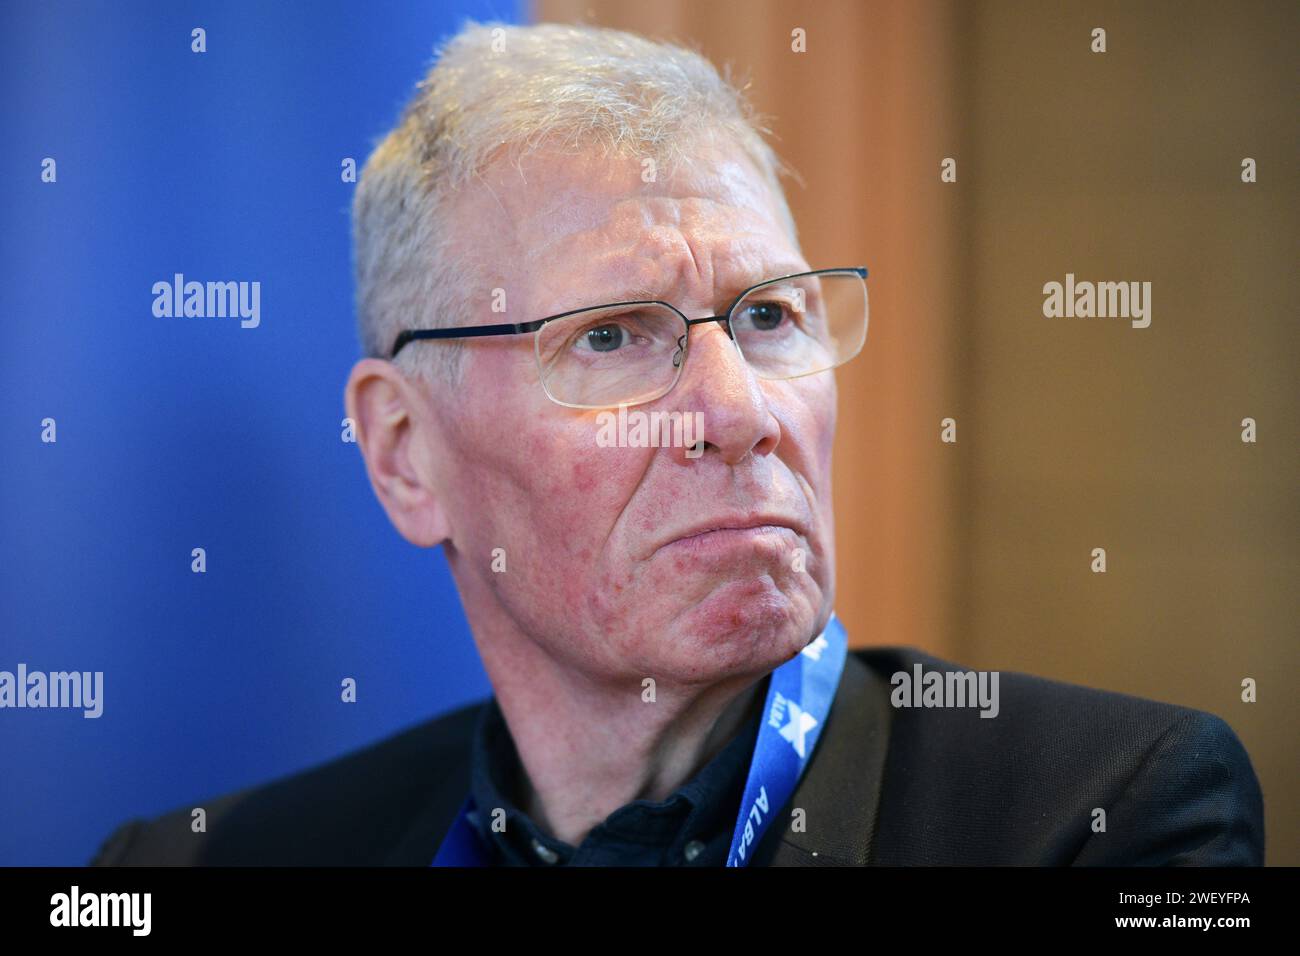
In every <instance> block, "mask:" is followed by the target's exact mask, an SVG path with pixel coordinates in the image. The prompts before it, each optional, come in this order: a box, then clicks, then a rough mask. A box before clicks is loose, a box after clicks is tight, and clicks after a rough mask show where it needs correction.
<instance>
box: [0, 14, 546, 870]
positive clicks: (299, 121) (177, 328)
mask: <svg viewBox="0 0 1300 956" xmlns="http://www.w3.org/2000/svg"><path fill="white" fill-rule="evenodd" d="M523 13H524V10H523V9H522V8H521V6H520V5H519V4H515V3H510V2H508V0H495V2H492V0H483V2H460V3H430V2H419V3H414V2H412V3H400V4H394V3H376V2H370V0H367V2H365V3H351V2H349V3H330V4H326V3H295V4H290V3H281V2H276V3H264V4H252V3H248V4H229V5H227V4H223V5H220V6H215V5H209V4H200V3H193V4H184V3H175V2H166V3H162V2H160V3H151V4H123V3H93V4H92V3H86V2H79V3H49V2H40V3H35V2H33V3H22V4H14V3H7V4H5V6H4V9H3V12H0V72H2V73H3V90H4V95H3V98H2V100H0V110H2V111H3V121H2V122H0V135H2V136H3V149H0V207H2V208H3V210H4V217H5V218H4V222H5V228H4V229H3V230H0V272H2V274H3V282H0V323H2V324H0V343H2V347H0V396H2V398H3V403H2V409H3V411H2V413H0V456H2V459H0V461H2V464H0V670H5V671H10V672H13V671H15V670H16V668H17V666H18V664H19V663H24V664H26V665H27V667H28V668H29V669H32V670H42V671H65V670H66V671H72V670H76V671H103V673H104V700H103V708H104V709H103V715H102V716H101V717H100V718H98V719H86V718H84V717H83V716H82V713H81V711H79V710H55V709H44V710H32V709H27V710H14V709H0V863H2V864H40V865H44V864H79V863H83V862H85V861H86V860H87V859H88V858H89V857H90V856H91V854H92V853H93V852H94V850H95V849H96V847H97V846H98V843H99V841H100V840H101V839H102V838H104V837H105V836H106V835H107V834H108V832H109V831H110V830H111V829H112V827H113V826H114V825H115V824H117V823H118V822H120V821H122V820H124V819H126V818H128V817H131V816H138V815H148V814H156V813H159V812H162V811H164V810H168V809H172V808H175V807H178V806H183V805H189V806H192V805H195V804H196V803H197V802H198V801H200V800H201V799H203V798H205V797H209V796H214V795H217V794H220V793H224V792H227V791H230V790H233V789H236V788H240V787H244V786H248V785H252V784H255V783H259V782H262V781H265V780H269V779H271V778H273V777H277V776H281V775H284V774H287V773H290V772H293V771H296V770H300V769H303V768H305V767H307V766H310V765H312V764H314V763H318V762H321V761H324V760H327V759H330V758H332V757H335V756H338V755H341V754H343V753H345V752H346V751H349V750H352V749H355V748H357V747H361V746H364V745H366V744H368V743H370V742H373V741H375V740H378V739H379V738H380V737H382V736H386V735H388V734H391V733H394V732H396V731H398V730H400V729H402V728H404V727H407V726H409V725H411V724H414V723H416V722H419V721H422V720H425V719H427V718H429V717H430V716H433V715H435V714H437V713H440V712H442V711H444V710H447V709H450V708H452V707H454V706H457V705H459V704H462V703H465V702H467V701H469V700H472V699H475V698H479V697H482V696H483V695H485V694H486V693H488V691H489V686H488V683H487V680H486V678H485V676H484V674H483V671H482V668H481V666H480V664H479V662H478V658H477V655H476V653H475V651H474V647H473V644H472V642H471V640H470V637H469V631H468V628H467V626H466V624H465V620H464V616H463V614H462V612H461V609H460V606H459V602H458V600H457V597H456V593H455V589H454V586H453V583H452V580H451V577H450V574H449V573H448V571H447V568H446V563H445V561H444V560H443V557H442V554H441V552H440V551H425V550H419V549H416V548H413V547H412V546H410V545H408V544H407V543H406V542H405V541H404V540H403V539H401V538H400V537H399V536H398V535H397V533H396V532H395V531H394V530H393V529H392V527H391V525H389V523H388V520H387V518H386V517H385V515H384V513H383V511H382V509H381V508H380V506H379V504H378V502H377V501H376V500H375V498H374V496H373V494H372V492H371V490H370V487H369V483H368V481H367V478H366V474H365V468H364V464H363V462H362V459H361V455H360V452H359V451H358V448H357V446H356V445H355V444H348V443H344V442H343V441H342V440H341V432H342V429H341V426H340V423H341V420H342V418H343V415H344V412H343V385H344V382H345V380H346V376H347V373H348V370H349V368H350V366H351V364H352V362H353V361H355V359H356V357H357V353H358V345H357V338H356V332H355V315H354V311H353V308H352V294H353V287H352V279H351V273H350V261H351V260H350V255H351V252H350V242H349V233H350V219H349V205H350V202H351V198H352V192H353V189H354V188H355V186H354V185H353V184H351V183H346V182H343V181H342V179H341V176H340V172H341V165H340V164H341V162H342V160H343V159H344V158H345V157H353V158H354V159H355V160H356V162H357V166H358V168H359V167H360V166H361V165H362V163H364V160H365V157H366V156H367V155H368V154H369V151H370V148H371V147H372V146H373V144H374V142H375V141H376V138H377V137H378V136H379V135H380V134H382V133H383V132H384V131H385V130H387V129H388V127H389V126H390V125H391V124H392V122H393V121H394V120H395V118H396V117H397V115H398V113H399V111H400V108H401V106H402V105H403V104H404V102H405V101H406V99H407V97H408V96H409V94H410V92H411V90H412V87H413V84H414V83H415V82H416V81H417V80H418V79H420V77H421V76H422V75H423V73H424V71H425V70H426V69H427V67H428V65H429V63H430V61H431V57H432V52H433V49H434V46H435V45H436V43H437V42H438V41H439V40H440V39H441V38H442V37H444V36H446V35H447V34H448V33H449V32H453V31H454V30H455V29H456V28H457V27H459V25H460V24H461V22H462V21H463V20H464V19H465V18H467V17H468V18H473V19H477V20H488V19H500V20H506V21H517V20H519V19H520V17H521V16H522V15H523ZM195 27H203V28H204V29H205V30H206V42H207V51H206V52H205V53H195V52H192V51H191V42H192V41H191V30H192V29H194V28H195ZM47 157H49V158H53V159H54V160H55V161H56V163H57V167H56V171H57V181H56V182H54V183H45V182H42V162H43V160H45V158H47ZM175 273H183V274H184V275H185V276H186V277H187V279H195V280H199V281H209V280H212V281H240V280H242V281H250V282H251V281H258V282H260V283H261V303H260V306H261V316H260V325H258V327H256V328H242V327H241V324H240V321H239V320H238V319H237V318H204V319H199V318H188V319H187V318H157V317H155V316H154V314H153V301H154V295H153V293H152V291H151V290H152V287H153V284H154V283H155V282H159V281H166V282H170V281H171V279H172V276H173V275H174V274H175ZM46 418H52V419H54V420H55V422H56V429H57V432H56V434H57V441H56V442H54V443H47V442H43V441H42V425H41V422H42V420H43V419H46ZM199 547H201V548H204V549H205V550H206V554H207V570H206V572H205V573H203V574H196V573H193V572H192V571H191V561H192V558H191V551H192V549H194V548H199ZM345 677H353V678H355V679H356V681H357V688H358V690H357V702H356V703H354V704H346V703H343V702H342V701H341V699H340V682H341V681H342V680H343V679H344V678H345Z"/></svg>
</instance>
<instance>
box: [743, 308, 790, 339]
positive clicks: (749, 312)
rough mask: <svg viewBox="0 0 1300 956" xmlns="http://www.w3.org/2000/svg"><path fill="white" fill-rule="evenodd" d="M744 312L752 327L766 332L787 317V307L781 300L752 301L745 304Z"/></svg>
mask: <svg viewBox="0 0 1300 956" xmlns="http://www.w3.org/2000/svg"><path fill="white" fill-rule="evenodd" d="M744 314H745V318H746V319H748V320H749V322H750V324H751V325H753V326H754V328H756V329H758V330H759V331H761V332H768V331H771V330H772V329H775V328H776V327H777V326H779V325H780V324H781V321H782V320H783V319H785V318H787V317H788V309H787V306H786V304H785V303H783V302H754V303H752V304H750V305H747V306H745V309H744Z"/></svg>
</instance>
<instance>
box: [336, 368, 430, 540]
mask: <svg viewBox="0 0 1300 956" xmlns="http://www.w3.org/2000/svg"><path fill="white" fill-rule="evenodd" d="M344 404H345V406H346V409H347V415H348V417H349V418H351V419H352V420H353V422H355V423H356V438H357V447H358V448H360V449H361V455H362V457H363V458H364V459H365V463H366V473H367V474H368V475H369V477H370V486H371V488H373V489H374V492H375V497H377V498H378V499H379V503H380V504H381V505H383V507H384V511H385V512H387V514H388V520H389V521H391V522H392V523H393V527H394V528H396V529H397V531H398V533H399V534H401V535H402V537H404V538H406V540H407V541H409V542H411V544H413V545H415V546H416V547H420V548H433V547H437V546H438V545H439V544H441V543H443V542H444V541H446V540H448V539H450V538H451V527H450V523H449V522H448V520H447V514H446V510H445V509H444V508H443V506H442V504H441V501H440V496H439V495H438V493H437V488H436V487H435V484H434V479H433V475H432V470H431V469H430V468H428V467H427V465H426V458H427V451H428V442H429V441H430V439H431V437H432V436H431V435H430V430H431V429H432V428H433V427H434V426H433V422H432V421H431V420H430V416H429V415H428V414H427V409H426V407H425V405H424V402H423V396H422V395H421V394H420V392H419V390H418V389H417V388H415V386H414V385H413V384H412V383H411V382H410V381H409V380H408V379H407V378H406V377H405V376H404V375H403V374H402V372H401V371H400V370H399V369H398V368H397V367H396V366H395V365H393V364H392V363H391V362H387V361H384V360H383V359H374V358H367V359H362V360H361V361H360V362H358V363H357V364H356V365H355V366H353V368H352V373H351V374H350V375H349V376H348V383H347V387H346V389H345V391H344Z"/></svg>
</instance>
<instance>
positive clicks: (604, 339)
mask: <svg viewBox="0 0 1300 956" xmlns="http://www.w3.org/2000/svg"><path fill="white" fill-rule="evenodd" d="M627 338H628V335H627V332H625V331H624V330H623V327H622V326H621V325H614V324H613V323H606V324H604V325H598V326H596V327H595V328H592V329H588V330H587V331H586V332H585V333H583V336H582V341H584V342H586V343H587V346H588V348H590V349H591V350H592V351H593V352H613V351H616V350H617V349H618V348H619V346H621V345H622V344H623V343H624V342H625V341H626V340H627Z"/></svg>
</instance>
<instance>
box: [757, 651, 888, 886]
mask: <svg viewBox="0 0 1300 956" xmlns="http://www.w3.org/2000/svg"><path fill="white" fill-rule="evenodd" d="M892 716H893V711H892V708H891V707H890V704H889V685H888V684H887V683H886V681H885V679H884V678H883V677H881V676H880V675H879V674H877V673H876V672H875V671H873V670H872V669H871V668H870V667H868V666H867V665H866V664H864V663H863V662H862V661H861V660H860V659H859V658H858V656H857V654H855V653H854V652H853V651H851V650H850V651H849V653H848V656H847V657H846V658H845V660H844V672H843V673H842V674H841V675H840V684H839V689H838V690H837V691H836V694H835V701H834V703H833V704H832V705H831V712H830V714H829V715H828V716H827V718H826V726H825V727H824V728H822V733H821V736H820V737H819V738H818V739H817V747H816V750H815V751H814V752H813V755H812V758H811V761H810V762H809V764H808V769H807V770H805V771H804V775H803V778H802V779H801V780H800V781H799V784H798V786H797V787H795V791H794V793H793V794H792V795H791V797H790V800H789V802H788V803H787V804H786V806H785V808H784V809H783V810H782V811H781V814H782V815H781V817H780V818H778V820H777V821H775V822H774V824H773V826H772V828H771V829H770V830H769V831H768V832H767V834H766V836H765V837H764V839H763V842H762V844H760V846H759V849H758V852H757V853H756V854H755V857H754V860H753V865H754V866H865V865H866V864H867V863H869V862H870V858H871V848H872V837H873V835H874V831H875V825H876V813H877V810H878V808H879V806H880V792H881V783H882V779H883V773H884V766H885V754H886V751H887V750H888V745H889V726H890V719H891V717H892ZM796 808H799V809H802V810H803V811H804V822H803V827H804V829H803V832H796V831H794V830H793V829H792V828H791V819H790V814H791V812H792V811H793V810H794V809H796ZM778 824H780V825H779V826H778Z"/></svg>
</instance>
